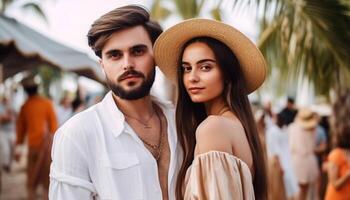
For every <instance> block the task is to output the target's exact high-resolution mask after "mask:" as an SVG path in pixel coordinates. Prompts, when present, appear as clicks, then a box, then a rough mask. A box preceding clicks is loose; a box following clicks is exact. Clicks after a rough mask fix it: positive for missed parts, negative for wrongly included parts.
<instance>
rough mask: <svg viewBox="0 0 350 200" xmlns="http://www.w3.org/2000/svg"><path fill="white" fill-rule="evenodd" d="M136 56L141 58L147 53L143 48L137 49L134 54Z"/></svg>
mask: <svg viewBox="0 0 350 200" xmlns="http://www.w3.org/2000/svg"><path fill="white" fill-rule="evenodd" d="M132 53H133V54H134V55H135V56H141V55H143V54H144V53H145V49H143V48H136V49H134V50H133V52H132Z"/></svg>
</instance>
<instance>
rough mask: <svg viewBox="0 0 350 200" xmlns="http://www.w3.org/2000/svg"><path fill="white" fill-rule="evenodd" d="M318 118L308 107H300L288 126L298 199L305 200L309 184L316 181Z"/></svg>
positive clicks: (317, 172) (317, 175) (317, 170)
mask: <svg viewBox="0 0 350 200" xmlns="http://www.w3.org/2000/svg"><path fill="white" fill-rule="evenodd" d="M317 123H318V120H317V118H316V115H315V113H314V112H312V111H311V110H310V109H309V108H301V109H299V111H298V114H297V116H296V117H295V119H294V122H293V123H292V124H290V125H289V127H288V137H289V138H288V139H289V148H290V153H291V156H292V159H291V160H292V165H293V169H294V173H295V175H296V178H297V181H298V184H299V188H300V192H299V199H300V200H306V199H307V195H308V191H309V189H310V186H312V185H313V184H315V183H316V181H317V179H318V177H319V169H318V165H317V158H316V154H315V149H316V126H317Z"/></svg>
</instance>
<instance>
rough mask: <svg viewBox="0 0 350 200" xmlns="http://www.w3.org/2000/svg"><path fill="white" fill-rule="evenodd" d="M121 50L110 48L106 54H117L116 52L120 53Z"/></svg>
mask: <svg viewBox="0 0 350 200" xmlns="http://www.w3.org/2000/svg"><path fill="white" fill-rule="evenodd" d="M119 52H121V50H119V49H110V50H108V51H107V52H106V53H105V54H106V55H110V54H115V53H119Z"/></svg>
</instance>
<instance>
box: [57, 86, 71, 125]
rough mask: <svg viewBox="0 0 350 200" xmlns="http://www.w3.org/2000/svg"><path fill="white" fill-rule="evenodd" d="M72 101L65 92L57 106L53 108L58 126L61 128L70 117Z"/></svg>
mask: <svg viewBox="0 0 350 200" xmlns="http://www.w3.org/2000/svg"><path fill="white" fill-rule="evenodd" d="M71 103H72V100H71V98H70V96H69V92H68V91H65V92H64V94H63V97H62V99H61V101H60V103H59V104H58V105H56V106H55V111H56V114H57V120H58V125H59V126H61V125H62V124H63V123H64V122H65V121H67V120H68V119H69V118H70V117H71V116H72V104H71Z"/></svg>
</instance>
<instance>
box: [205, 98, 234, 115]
mask: <svg viewBox="0 0 350 200" xmlns="http://www.w3.org/2000/svg"><path fill="white" fill-rule="evenodd" d="M204 105H205V110H206V112H207V115H222V114H223V113H224V112H225V111H228V110H229V107H228V105H227V103H226V102H225V101H224V99H223V98H222V97H220V98H216V99H213V100H211V101H209V102H206V103H204Z"/></svg>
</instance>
